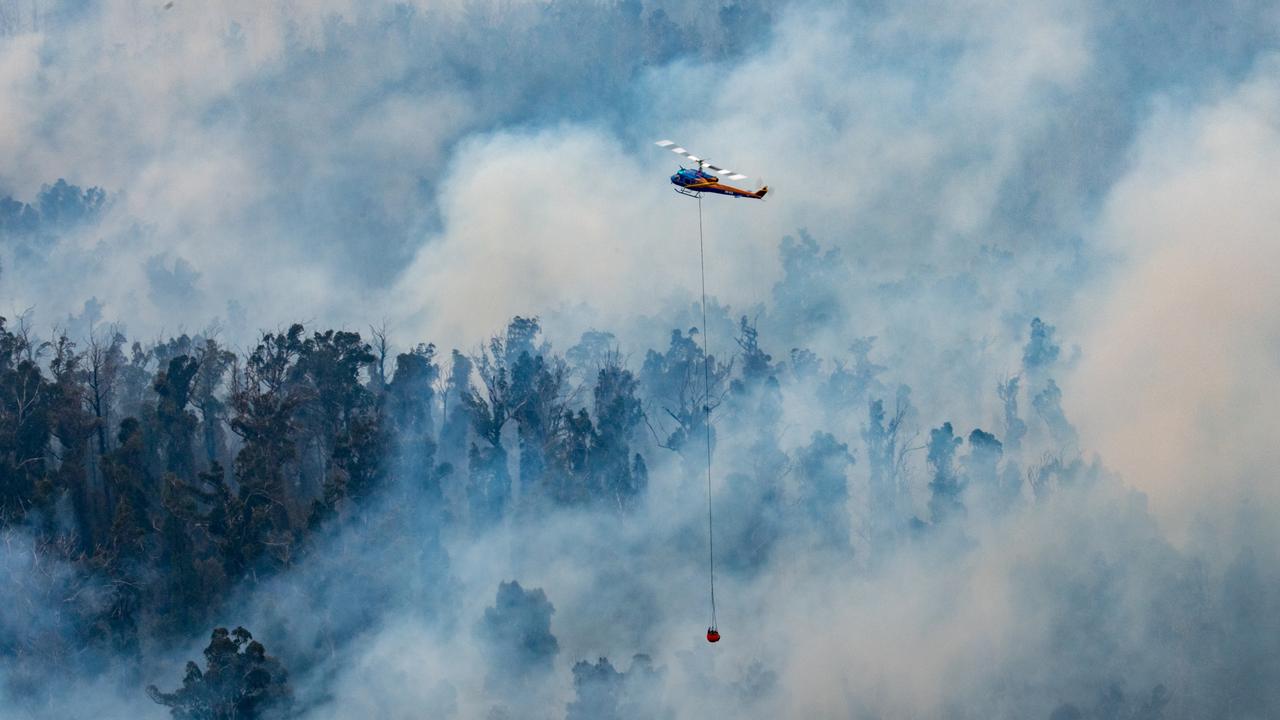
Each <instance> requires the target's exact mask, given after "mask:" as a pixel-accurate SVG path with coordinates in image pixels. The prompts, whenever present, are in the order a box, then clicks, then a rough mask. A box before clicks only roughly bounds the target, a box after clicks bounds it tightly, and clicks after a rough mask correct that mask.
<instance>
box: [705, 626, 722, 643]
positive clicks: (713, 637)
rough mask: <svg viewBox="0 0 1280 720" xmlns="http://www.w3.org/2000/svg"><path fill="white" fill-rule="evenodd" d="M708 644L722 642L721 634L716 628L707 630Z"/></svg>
mask: <svg viewBox="0 0 1280 720" xmlns="http://www.w3.org/2000/svg"><path fill="white" fill-rule="evenodd" d="M707 642H709V643H713V642H720V632H719V631H718V630H716V629H715V628H707Z"/></svg>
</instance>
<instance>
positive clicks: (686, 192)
mask: <svg viewBox="0 0 1280 720" xmlns="http://www.w3.org/2000/svg"><path fill="white" fill-rule="evenodd" d="M672 189H673V190H675V191H676V192H678V193H680V194H681V195H684V196H685V197H691V198H696V197H701V196H702V193H700V192H698V191H696V190H689V189H688V188H682V187H679V186H676V187H674V188H672Z"/></svg>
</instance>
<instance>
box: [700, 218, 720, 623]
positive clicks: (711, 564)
mask: <svg viewBox="0 0 1280 720" xmlns="http://www.w3.org/2000/svg"><path fill="white" fill-rule="evenodd" d="M698 265H699V266H700V268H701V270H702V413H703V425H704V426H705V428H706V438H707V560H708V562H707V566H708V568H709V569H710V573H711V627H713V628H714V627H716V535H715V526H714V525H713V523H712V520H711V356H710V355H709V354H708V351H707V334H708V333H707V260H706V251H705V250H704V249H703V242H702V195H701V194H699V195H698Z"/></svg>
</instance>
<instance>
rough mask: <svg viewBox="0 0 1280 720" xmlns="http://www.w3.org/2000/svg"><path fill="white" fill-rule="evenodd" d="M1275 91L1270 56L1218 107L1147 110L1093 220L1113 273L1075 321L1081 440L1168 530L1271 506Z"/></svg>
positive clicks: (1073, 397)
mask: <svg viewBox="0 0 1280 720" xmlns="http://www.w3.org/2000/svg"><path fill="white" fill-rule="evenodd" d="M1278 80H1280V62H1277V59H1276V58H1275V57H1271V58H1268V59H1265V60H1263V61H1262V62H1260V63H1259V65H1258V67H1257V69H1256V71H1255V72H1254V73H1253V75H1252V76H1251V77H1250V78H1249V79H1248V80H1247V81H1245V82H1244V83H1242V84H1241V85H1240V86H1239V87H1237V88H1235V89H1233V90H1231V91H1230V92H1227V93H1225V94H1224V95H1223V97H1221V98H1218V99H1214V100H1210V101H1209V102H1206V103H1202V104H1193V105H1192V106H1190V107H1187V106H1186V105H1185V104H1183V103H1174V102H1173V101H1168V102H1166V103H1163V104H1162V105H1161V106H1158V108H1157V110H1156V111H1155V112H1154V113H1153V115H1152V117H1151V118H1150V120H1149V121H1148V122H1147V123H1146V126H1145V129H1144V131H1143V134H1142V137H1141V140H1140V142H1139V143H1138V144H1137V146H1136V148H1135V150H1134V153H1133V159H1132V164H1131V169H1130V171H1129V172H1128V173H1127V174H1126V176H1125V177H1124V178H1123V179H1122V180H1121V181H1120V182H1118V183H1117V185H1116V186H1115V188H1114V190H1113V191H1112V192H1111V193H1110V195H1109V197H1108V200H1107V204H1106V209H1105V212H1104V213H1103V216H1102V218H1101V219H1100V221H1099V227H1098V231H1097V232H1098V236H1099V237H1100V238H1102V239H1103V240H1104V241H1105V245H1104V247H1106V248H1107V249H1109V250H1112V251H1114V252H1116V253H1117V254H1119V255H1120V256H1121V257H1122V260H1121V263H1120V265H1119V267H1118V268H1117V269H1116V270H1115V271H1114V272H1113V273H1112V275H1111V277H1110V278H1109V279H1108V282H1107V285H1106V287H1105V289H1104V290H1103V291H1102V292H1101V294H1100V295H1099V296H1098V297H1097V298H1096V299H1094V300H1091V301H1086V302H1084V303H1082V305H1083V313H1082V314H1081V315H1080V317H1079V319H1078V320H1077V323H1078V326H1079V331H1080V333H1081V335H1082V338H1081V340H1082V345H1083V347H1084V348H1086V350H1085V353H1084V356H1083V358H1082V360H1081V365H1080V367H1079V370H1078V372H1077V374H1076V376H1075V377H1074V378H1073V383H1072V384H1071V387H1070V390H1069V392H1068V396H1069V398H1070V400H1069V405H1070V407H1069V409H1070V412H1071V414H1072V416H1073V417H1077V418H1080V420H1081V422H1082V426H1081V430H1082V433H1083V436H1084V442H1085V444H1086V445H1087V446H1088V447H1092V448H1096V449H1097V450H1098V451H1099V452H1101V454H1102V456H1103V457H1104V458H1106V461H1107V463H1108V464H1109V465H1111V466H1113V467H1115V468H1116V469H1117V470H1119V471H1120V472H1121V473H1123V475H1124V476H1125V478H1126V479H1127V480H1128V481H1129V482H1131V483H1133V484H1134V485H1135V486H1137V487H1139V488H1141V489H1142V490H1144V491H1146V492H1148V494H1149V495H1150V496H1151V498H1152V501H1153V503H1154V506H1155V507H1156V508H1157V509H1158V510H1160V511H1161V512H1162V513H1164V514H1166V515H1171V516H1172V517H1171V519H1175V520H1177V521H1178V524H1179V525H1180V526H1183V525H1184V524H1185V523H1186V522H1187V521H1189V520H1191V519H1193V518H1194V516H1195V515H1196V514H1197V513H1199V512H1202V511H1207V512H1214V507H1213V506H1219V507H1217V508H1216V510H1217V511H1222V510H1224V509H1232V508H1234V506H1235V504H1236V503H1238V502H1239V501H1240V499H1241V498H1243V497H1254V498H1255V501H1256V500H1258V499H1260V498H1261V497H1265V498H1267V502H1268V503H1274V502H1275V500H1276V499H1277V495H1276V488H1275V484H1274V482H1271V480H1270V478H1272V477H1273V476H1274V472H1275V471H1274V468H1275V467H1277V464H1278V463H1280V454H1277V453H1278V452H1280V449H1278V447H1277V445H1276V443H1274V442H1272V441H1271V440H1270V439H1269V435H1270V434H1271V429H1272V428H1274V427H1276V425H1277V423H1278V422H1280V415H1278V414H1277V412H1278V411H1277V406H1276V403H1275V398H1276V397H1280V372H1277V371H1278V370H1280V315H1278V314H1277V313H1276V307H1277V304H1278V303H1280V294H1278V293H1280V290H1278V287H1277V284H1276V282H1275V279H1276V278H1277V277H1280V245H1277V243H1276V242H1275V234H1276V230H1277V228H1280V189H1278V188H1277V186H1276V184H1275V182H1273V177H1274V174H1275V168H1276V167H1277V166H1278V164H1280V127H1277V125H1276V123H1275V118H1276V116H1277V111H1280V92H1277V89H1276V88H1277V87H1280V83H1278V82H1277V81H1278ZM1222 505H1225V506H1226V507H1221V506H1222ZM1214 514H1216V512H1214Z"/></svg>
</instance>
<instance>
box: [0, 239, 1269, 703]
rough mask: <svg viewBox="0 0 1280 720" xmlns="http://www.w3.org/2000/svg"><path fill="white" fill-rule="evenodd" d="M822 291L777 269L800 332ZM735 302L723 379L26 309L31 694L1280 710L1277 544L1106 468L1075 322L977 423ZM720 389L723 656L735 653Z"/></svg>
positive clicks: (14, 334)
mask: <svg viewBox="0 0 1280 720" xmlns="http://www.w3.org/2000/svg"><path fill="white" fill-rule="evenodd" d="M790 242H791V241H788V243H790ZM788 247H789V245H788V244H785V243H784V245H783V250H784V252H788V251H789V250H787V248H788ZM806 287H811V286H809V285H807V284H801V285H798V286H796V287H790V286H788V285H787V284H786V283H785V282H783V283H780V284H779V285H778V286H777V287H776V288H775V291H774V294H775V299H776V303H774V304H771V306H770V307H775V306H782V307H784V308H785V307H787V303H788V302H791V303H794V302H798V300H797V298H795V297H792V296H791V294H793V293H803V292H805V290H804V288H806ZM813 307H816V306H813ZM715 309H716V311H717V312H716V313H715V315H716V316H717V320H716V322H715V323H713V326H729V327H734V328H735V330H734V333H733V335H732V336H726V337H722V339H721V340H722V343H721V344H717V345H715V346H713V348H714V347H719V348H721V352H720V353H719V354H717V355H713V356H712V357H709V358H707V357H704V355H703V353H702V349H701V345H700V340H701V334H702V331H701V329H700V328H698V327H696V326H695V327H676V328H672V329H671V331H670V333H669V337H668V342H667V343H666V344H665V345H661V346H658V347H654V348H646V349H644V351H643V353H641V352H640V351H639V349H632V348H629V347H625V346H624V345H623V344H622V343H621V342H620V341H619V340H618V339H617V338H616V337H615V336H613V335H612V334H610V333H608V332H606V331H600V330H597V331H591V332H588V333H585V334H584V335H583V336H582V338H581V340H580V341H579V342H578V343H577V344H575V345H573V346H571V347H568V348H565V349H564V350H563V351H561V350H559V349H558V348H554V347H552V346H551V345H550V344H549V343H548V342H547V341H546V340H545V339H544V338H543V335H542V328H541V326H540V323H539V321H538V320H537V319H534V318H524V317H516V318H514V319H513V320H512V321H511V322H510V324H509V325H508V326H507V327H506V328H504V329H503V330H502V331H501V332H500V333H498V334H496V335H494V336H493V337H492V338H490V339H489V340H488V341H486V342H485V343H483V344H482V345H481V346H479V347H478V348H477V349H475V350H473V351H470V352H463V351H458V350H453V351H451V352H450V353H448V354H447V355H445V354H443V353H440V352H438V351H437V349H436V348H435V347H434V346H433V345H430V344H417V345H413V346H410V347H404V348H401V349H399V350H394V349H393V348H395V347H397V346H396V345H395V343H394V342H393V339H392V338H389V337H387V336H386V334H385V333H384V332H383V331H381V330H380V329H378V328H374V329H372V330H370V331H367V332H365V333H363V334H362V333H357V332H353V331H346V330H322V331H316V330H310V329H306V328H304V327H303V326H301V325H294V326H292V327H288V328H285V329H282V330H280V331H278V332H269V333H265V334H263V335H262V336H261V337H260V338H259V340H258V342H257V343H256V344H254V345H253V346H252V347H251V348H248V349H247V350H246V351H242V352H237V351H232V350H229V349H227V348H225V347H224V346H223V345H222V344H221V343H220V341H219V339H218V338H217V337H216V334H214V333H209V334H196V335H182V336H179V337H175V338H172V339H169V340H166V341H164V342H161V343H140V342H132V341H130V340H128V339H127V338H126V337H125V336H124V335H122V334H120V333H117V332H115V331H113V330H112V329H111V328H110V327H101V326H100V327H96V328H95V329H94V330H93V332H91V333H90V334H89V335H88V336H87V337H86V338H85V339H84V340H83V341H81V342H76V341H73V340H72V339H70V338H69V337H67V336H65V335H61V336H57V337H51V338H48V339H43V338H41V337H39V336H38V335H37V334H36V333H34V332H33V330H32V329H31V328H30V327H29V326H28V325H26V324H25V323H24V321H23V319H22V318H17V319H14V320H7V321H6V322H5V325H4V330H3V334H0V341H2V342H0V350H2V352H3V354H2V355H0V370H2V372H3V374H2V375H0V388H3V393H4V394H3V403H4V404H3V411H4V414H3V416H2V419H3V426H2V427H0V429H2V430H3V435H0V437H2V438H3V441H4V453H3V455H2V456H0V457H3V459H4V464H3V472H4V475H3V480H4V482H3V483H2V484H0V487H3V488H4V496H3V507H4V534H5V543H4V545H3V548H4V556H3V558H4V560H3V567H4V572H5V583H4V588H5V589H4V592H5V608H6V611H5V615H4V617H5V622H4V623H3V625H0V628H2V629H3V637H2V638H0V641H2V643H3V644H2V645H0V647H3V651H4V656H5V664H4V671H3V683H4V693H5V701H6V703H7V705H6V707H7V708H9V709H10V710H11V712H15V713H17V716H18V717H65V716H67V715H68V714H70V715H77V714H79V713H82V712H84V711H85V709H86V708H88V707H90V706H91V705H93V704H95V703H104V702H106V703H113V705H112V707H118V708H120V711H119V712H121V713H128V714H131V715H135V716H139V717H147V716H151V717H161V716H163V715H164V714H165V713H164V710H163V708H164V707H168V708H169V709H170V710H171V711H172V713H173V716H174V717H199V718H204V717H208V718H214V717H286V716H299V717H351V716H355V715H361V714H363V715H373V716H378V717H419V716H422V715H423V714H427V715H429V716H432V717H494V718H497V717H547V718H559V717H567V718H575V719H576V718H611V717H616V718H624V717H672V718H677V717H704V716H707V715H718V714H725V713H727V714H732V715H735V716H742V717H777V716H779V715H790V716H796V715H803V716H812V715H840V716H846V715H847V716H850V717H896V716H902V715H923V716H939V715H943V716H948V717H975V718H976V717H1010V718H1013V717H1045V718H1053V719H1055V720H1061V719H1062V718H1085V717H1089V718H1182V717H1186V718H1191V717H1198V718H1199V717H1222V718H1252V717H1265V716H1267V715H1268V714H1269V713H1270V712H1271V711H1272V710H1274V709H1275V708H1276V707H1277V702H1280V698H1277V697H1276V689H1275V687H1274V684H1273V683H1271V682H1270V681H1269V678H1272V677H1274V676H1275V674H1276V672H1277V671H1280V667H1278V665H1280V648H1278V647H1277V643H1278V642H1280V634H1277V633H1276V632H1275V629H1276V626H1275V623H1276V617H1277V610H1280V606H1278V605H1280V574H1278V573H1277V572H1276V569H1277V568H1278V567H1280V564H1277V562H1276V558H1275V547H1274V545H1268V544H1265V543H1264V542H1263V540H1264V534H1261V531H1259V533H1260V534H1258V535H1257V536H1256V537H1254V538H1252V540H1253V541H1252V542H1251V541H1250V540H1251V539H1250V537H1249V534H1248V532H1247V529H1246V531H1245V534H1244V535H1243V536H1242V537H1237V538H1234V539H1233V540H1232V541H1230V542H1222V541H1220V539H1217V538H1214V537H1213V536H1212V535H1211V534H1210V535H1207V536H1205V537H1201V538H1199V539H1197V541H1196V542H1194V543H1191V544H1190V545H1188V546H1184V547H1175V546H1174V545H1172V544H1171V543H1170V542H1168V541H1167V540H1166V539H1165V538H1164V536H1163V535H1162V533H1161V531H1160V529H1159V526H1158V524H1157V523H1156V522H1155V521H1154V519H1153V518H1152V517H1151V515H1150V514H1149V513H1148V511H1147V509H1146V506H1145V500H1144V498H1143V496H1142V495H1141V494H1140V493H1137V492H1136V491H1134V490H1132V489H1130V488H1127V487H1126V486H1125V485H1124V483H1123V482H1121V481H1120V480H1119V479H1118V478H1116V477H1115V476H1113V475H1112V474H1110V473H1109V472H1108V471H1107V470H1106V469H1105V466H1104V465H1103V464H1102V463H1101V462H1100V461H1099V460H1098V459H1096V458H1091V457H1090V456H1088V455H1086V454H1083V453H1082V452H1081V451H1080V449H1079V448H1078V441H1077V439H1076V434H1075V431H1074V427H1073V425H1072V422H1071V420H1070V419H1069V418H1068V417H1066V415H1065V413H1064V411H1063V409H1062V403H1061V396H1062V390H1061V389H1060V387H1059V386H1058V384H1057V382H1056V381H1055V376H1056V375H1057V373H1058V372H1059V370H1060V369H1062V367H1063V363H1064V354H1065V353H1064V347H1063V341H1062V339H1061V338H1060V337H1058V334H1057V331H1056V329H1055V328H1054V326H1053V325H1052V324H1050V323H1049V322H1047V321H1045V320H1042V319H1040V318H1034V319H1032V320H1031V321H1030V322H1029V323H1028V324H1027V325H1026V327H1023V328H1021V329H1020V332H1019V333H1018V334H1017V335H1016V336H1011V337H1007V338H1001V339H999V342H998V343H996V345H997V347H998V348H999V351H1000V353H1001V354H1003V355H1004V358H1005V360H1006V361H1007V362H1008V364H1009V366H1011V367H1015V368H1016V371H1014V372H1011V373H1009V374H1008V375H1006V376H1001V377H1000V378H999V381H998V382H989V383H987V384H986V387H985V388H984V389H983V390H982V391H981V393H982V394H984V395H986V396H988V397H989V399H990V402H989V403H985V404H984V405H983V407H984V408H986V410H984V411H983V412H982V413H978V414H979V415H981V416H982V418H983V420H982V425H981V426H976V425H972V424H971V423H966V424H957V423H954V422H952V421H951V420H950V419H949V418H948V417H945V416H939V415H936V414H935V413H934V411H932V410H931V409H930V408H932V407H933V406H935V405H936V403H934V402H932V401H930V400H929V399H928V398H927V397H922V393H921V392H920V391H918V390H916V389H915V388H913V387H912V386H910V385H908V384H907V383H908V381H910V380H911V379H912V378H911V377H909V376H908V375H907V374H905V373H903V372H900V371H899V369H898V368H895V367H894V366H893V365H891V364H889V363H888V362H887V361H886V360H884V359H883V358H882V357H881V356H880V354H879V352H878V350H877V344H876V341H875V340H874V339H873V338H862V339H859V340H856V341H854V342H853V343H852V344H851V346H850V348H849V350H848V352H847V353H845V354H843V355H841V356H838V357H821V356H819V355H817V354H816V353H814V352H813V351H811V350H808V349H806V348H804V347H794V348H790V349H788V351H787V352H785V353H784V352H782V351H781V350H780V349H778V348H776V347H775V346H774V345H773V343H772V342H771V339H770V337H769V336H768V335H767V334H766V333H765V332H762V331H761V330H760V328H761V327H763V326H766V325H768V324H772V323H774V322H777V320H778V319H771V320H769V322H765V320H766V318H765V317H764V316H765V315H767V314H768V313H769V312H772V311H771V310H769V309H768V308H765V309H761V312H760V314H759V315H757V319H755V320H753V319H751V318H749V317H746V316H738V317H737V319H736V321H733V320H731V318H732V317H733V316H732V315H730V314H729V310H728V309H727V308H725V307H724V306H722V305H717V306H716V308H715ZM787 312H788V313H789V314H788V315H786V316H784V317H792V315H791V314H790V313H796V312H798V313H799V315H801V316H803V315H804V314H805V313H804V312H803V311H796V310H794V309H788V310H787ZM730 337H731V339H732V341H733V342H732V344H730V343H729V342H728V340H729V339H730ZM775 356H777V357H778V358H782V359H775ZM704 361H705V362H706V363H707V366H708V370H709V372H708V373H707V374H706V375H705V376H704V372H703V363H704ZM982 375H983V373H977V374H976V376H975V377H978V378H980V377H981V376H982ZM704 377H709V378H710V386H709V387H707V386H705V385H704V384H703V383H704ZM929 385H930V383H929V382H927V381H926V382H924V383H922V386H929ZM704 398H706V400H704ZM704 402H705V403H706V405H705V407H706V408H709V409H710V415H709V417H710V422H711V425H712V428H711V429H712V433H711V436H712V443H713V479H714V483H713V503H714V505H713V507H714V509H715V518H716V524H715V533H716V548H717V568H718V573H719V577H718V578H717V579H718V581H719V582H718V588H717V589H718V600H719V612H720V626H721V630H722V631H723V632H724V633H725V638H726V639H725V640H724V641H722V642H721V643H720V644H719V645H716V646H710V645H707V644H706V643H705V641H703V640H702V638H701V630H702V627H703V626H704V625H705V624H706V622H707V621H708V615H709V608H708V607H707V555H706V553H707V545H706V541H707V525H706V522H707V516H706V512H705V511H706V496H705V493H706V485H705V479H706V478H705V472H706V466H705V462H706V456H705V454H704V446H703V437H704V433H705V430H706V426H705V425H704V423H706V422H707V418H708V415H707V414H706V413H705V412H704ZM1241 526H1242V527H1245V528H1248V527H1249V525H1248V524H1247V523H1245V524H1242V525H1241ZM1242 539H1243V542H1241V540H1242ZM215 628H216V629H215ZM211 631H212V640H210V641H208V642H207V643H206V641H205V639H206V638H208V637H209V636H210V632H211ZM201 650H203V659H201V658H200V652H201ZM187 659H192V660H193V662H191V663H189V664H187V668H186V670H185V671H183V670H182V663H183V662H184V661H185V660H187ZM144 688H147V690H146V692H145V693H144V690H143V689H144ZM153 700H154V702H155V703H156V704H152V701H153Z"/></svg>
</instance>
